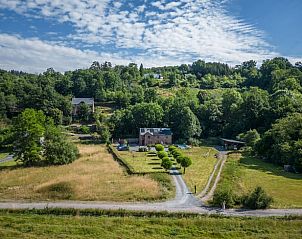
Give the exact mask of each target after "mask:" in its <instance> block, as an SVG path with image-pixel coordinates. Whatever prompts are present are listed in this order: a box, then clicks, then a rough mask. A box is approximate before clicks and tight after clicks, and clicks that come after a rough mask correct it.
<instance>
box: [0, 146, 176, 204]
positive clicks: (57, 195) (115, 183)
mask: <svg viewBox="0 0 302 239" xmlns="http://www.w3.org/2000/svg"><path fill="white" fill-rule="evenodd" d="M78 146H79V150H80V154H81V156H80V158H79V159H78V160H76V161H75V162H73V163H72V164H69V165H63V166H51V167H32V168H23V167H20V166H19V167H18V166H10V165H0V199H1V200H66V199H71V200H98V201H135V200H155V199H164V198H167V197H171V196H172V195H173V188H172V187H171V186H169V187H168V189H170V190H168V189H167V188H162V187H161V183H160V182H162V184H163V185H172V182H171V179H170V176H169V175H164V176H160V177H157V176H156V175H154V176H153V178H151V176H129V175H127V174H126V172H125V171H124V169H123V168H122V167H121V166H120V165H119V164H118V163H117V162H116V161H114V160H113V158H112V155H111V154H109V153H108V152H107V150H106V147H105V146H101V145H78ZM171 188H172V190H171Z"/></svg>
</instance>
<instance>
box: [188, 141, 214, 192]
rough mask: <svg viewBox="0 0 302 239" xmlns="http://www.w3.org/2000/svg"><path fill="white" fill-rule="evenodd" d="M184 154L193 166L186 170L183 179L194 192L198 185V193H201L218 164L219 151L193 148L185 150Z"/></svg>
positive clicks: (207, 148) (209, 148) (208, 148)
mask: <svg viewBox="0 0 302 239" xmlns="http://www.w3.org/2000/svg"><path fill="white" fill-rule="evenodd" d="M183 153H184V155H186V156H189V157H190V158H191V159H192V165H191V166H190V167H189V168H187V169H186V173H185V174H184V175H183V178H184V180H185V181H186V183H187V185H188V187H189V188H190V189H191V191H192V192H194V185H196V187H197V193H199V192H201V191H202V190H203V189H204V187H205V186H206V183H207V181H208V179H209V177H210V174H211V173H212V171H213V169H214V166H215V163H216V162H217V159H216V157H215V154H216V153H217V150H216V149H214V148H211V147H193V148H192V149H188V150H184V151H183Z"/></svg>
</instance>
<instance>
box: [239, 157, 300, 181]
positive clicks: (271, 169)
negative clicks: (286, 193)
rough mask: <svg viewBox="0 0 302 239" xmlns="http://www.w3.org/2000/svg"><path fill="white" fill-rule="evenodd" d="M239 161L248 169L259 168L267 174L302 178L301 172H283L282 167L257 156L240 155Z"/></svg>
mask: <svg viewBox="0 0 302 239" xmlns="http://www.w3.org/2000/svg"><path fill="white" fill-rule="evenodd" d="M239 162H240V164H241V165H242V166H244V167H246V168H248V169H253V170H259V171H262V172H264V173H267V174H272V175H276V176H282V177H285V178H290V179H298V180H302V174H301V173H290V172H285V171H284V169H283V167H281V166H279V165H275V164H272V163H269V162H265V161H263V160H261V159H259V158H256V157H253V156H249V155H242V157H241V159H240V161H239Z"/></svg>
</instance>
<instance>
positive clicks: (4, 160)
mask: <svg viewBox="0 0 302 239" xmlns="http://www.w3.org/2000/svg"><path fill="white" fill-rule="evenodd" d="M13 157H14V156H13V155H12V154H10V155H7V156H6V157H5V158H4V159H1V160H0V163H5V162H8V161H12V160H13V159H14V158H13Z"/></svg>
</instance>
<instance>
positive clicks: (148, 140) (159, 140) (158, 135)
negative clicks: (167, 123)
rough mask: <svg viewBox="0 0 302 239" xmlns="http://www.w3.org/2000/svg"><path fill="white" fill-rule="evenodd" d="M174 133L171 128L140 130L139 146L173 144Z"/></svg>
mask: <svg viewBox="0 0 302 239" xmlns="http://www.w3.org/2000/svg"><path fill="white" fill-rule="evenodd" d="M172 135H173V134H172V131H171V129H170V128H140V129H139V145H140V146H146V145H154V144H163V145H170V144H172Z"/></svg>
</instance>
